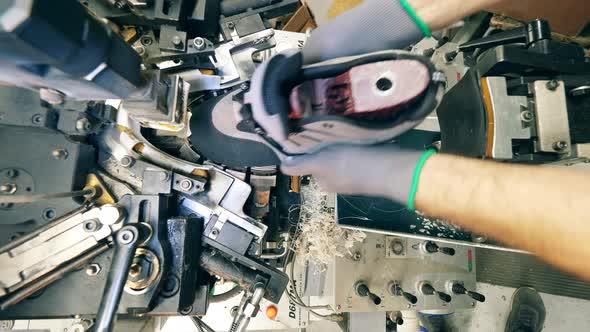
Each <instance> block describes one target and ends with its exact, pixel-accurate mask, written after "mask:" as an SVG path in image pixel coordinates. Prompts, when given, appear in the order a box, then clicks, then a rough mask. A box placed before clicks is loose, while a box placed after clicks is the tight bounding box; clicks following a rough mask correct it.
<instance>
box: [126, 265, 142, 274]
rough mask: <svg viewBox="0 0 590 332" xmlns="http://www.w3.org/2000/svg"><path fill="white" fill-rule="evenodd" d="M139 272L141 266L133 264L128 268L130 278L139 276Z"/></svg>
mask: <svg viewBox="0 0 590 332" xmlns="http://www.w3.org/2000/svg"><path fill="white" fill-rule="evenodd" d="M141 270H142V268H141V265H139V264H137V263H134V264H132V265H131V267H130V268H129V275H130V276H132V277H137V276H139V275H140V274H141Z"/></svg>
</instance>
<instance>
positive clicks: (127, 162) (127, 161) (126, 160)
mask: <svg viewBox="0 0 590 332" xmlns="http://www.w3.org/2000/svg"><path fill="white" fill-rule="evenodd" d="M134 161H135V160H133V158H131V157H130V156H123V158H121V160H119V164H120V165H121V166H122V167H125V168H128V167H131V166H132V165H133V162H134Z"/></svg>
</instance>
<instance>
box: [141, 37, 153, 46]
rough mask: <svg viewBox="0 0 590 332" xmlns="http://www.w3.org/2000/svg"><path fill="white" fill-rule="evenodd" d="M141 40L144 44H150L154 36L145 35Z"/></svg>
mask: <svg viewBox="0 0 590 332" xmlns="http://www.w3.org/2000/svg"><path fill="white" fill-rule="evenodd" d="M140 42H141V44H143V45H144V46H150V45H151V44H152V43H153V42H154V41H153V40H152V38H150V37H148V36H145V37H142V38H141V40H140Z"/></svg>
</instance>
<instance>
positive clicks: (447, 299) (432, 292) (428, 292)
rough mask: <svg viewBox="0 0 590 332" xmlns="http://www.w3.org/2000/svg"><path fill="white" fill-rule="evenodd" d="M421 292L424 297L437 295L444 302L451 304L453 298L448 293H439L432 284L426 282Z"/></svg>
mask: <svg viewBox="0 0 590 332" xmlns="http://www.w3.org/2000/svg"><path fill="white" fill-rule="evenodd" d="M420 292H421V293H422V294H424V295H435V294H436V296H438V298H439V299H441V301H443V302H447V303H448V302H451V299H452V298H451V296H450V295H449V294H447V293H443V292H439V291H437V290H436V289H434V287H432V285H431V284H429V283H427V282H424V283H422V284H421V285H420Z"/></svg>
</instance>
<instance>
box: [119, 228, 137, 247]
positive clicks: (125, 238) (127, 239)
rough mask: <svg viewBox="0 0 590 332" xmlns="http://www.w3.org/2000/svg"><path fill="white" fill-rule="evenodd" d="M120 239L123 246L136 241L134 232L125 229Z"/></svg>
mask: <svg viewBox="0 0 590 332" xmlns="http://www.w3.org/2000/svg"><path fill="white" fill-rule="evenodd" d="M118 238H119V240H120V241H121V243H122V244H129V243H131V242H133V240H134V239H135V234H133V232H132V231H130V230H128V229H125V230H122V231H121V232H120V234H119V236H118Z"/></svg>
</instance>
